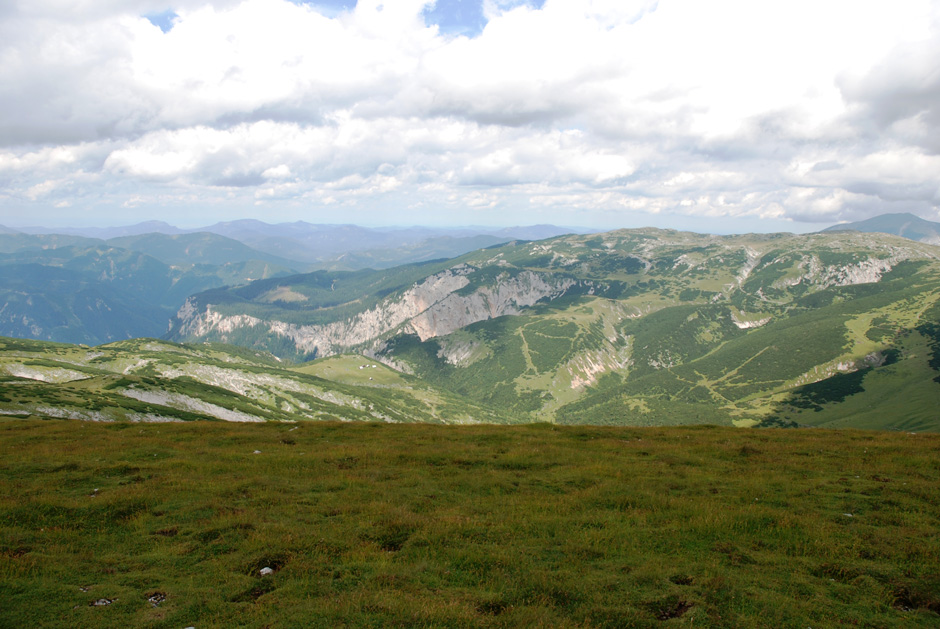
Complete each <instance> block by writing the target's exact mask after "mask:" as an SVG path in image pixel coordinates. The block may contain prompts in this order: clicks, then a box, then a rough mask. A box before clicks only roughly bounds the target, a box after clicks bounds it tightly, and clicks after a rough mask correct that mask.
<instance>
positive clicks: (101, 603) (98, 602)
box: [88, 598, 117, 607]
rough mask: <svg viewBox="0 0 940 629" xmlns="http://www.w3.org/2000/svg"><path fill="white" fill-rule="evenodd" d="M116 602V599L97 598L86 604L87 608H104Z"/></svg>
mask: <svg viewBox="0 0 940 629" xmlns="http://www.w3.org/2000/svg"><path fill="white" fill-rule="evenodd" d="M116 600H117V599H116V598H99V599H96V600H93V601H92V602H90V603H88V606H89V607H104V606H105V605H110V604H111V603H113V602H114V601H116Z"/></svg>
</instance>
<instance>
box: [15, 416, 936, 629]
mask: <svg viewBox="0 0 940 629" xmlns="http://www.w3.org/2000/svg"><path fill="white" fill-rule="evenodd" d="M0 448H2V452H3V457H2V458H0V626H3V627H128V626H135V627H176V628H180V627H189V626H193V627H197V628H200V629H201V628H203V627H297V626H317V627H320V626H323V627H326V626H334V627H342V626H349V627H415V626H417V627H504V626H552V627H659V626H664V627H668V626H690V627H692V626H694V627H752V626H753V627H807V626H810V627H830V626H840V625H856V626H867V627H916V626H922V627H928V626H932V627H936V626H938V624H940V615H938V612H940V535H938V531H940V527H938V525H940V510H938V508H937V489H938V487H940V435H935V434H913V433H907V432H893V433H888V432H864V431H856V430H843V431H830V430H823V429H805V430H778V429H765V430H741V429H734V428H718V427H709V426H697V427H672V428H623V427H581V426H570V427H565V426H551V425H545V424H542V425H525V426H448V427H444V426H434V425H407V424H405V425H393V424H381V423H351V424H350V423H347V424H342V423H331V422H311V423H299V424H292V423H281V422H270V423H264V424H253V425H245V424H236V423H223V422H204V421H193V422H185V423H175V424H142V423H130V422H119V423H107V424H106V423H89V422H76V421H63V420H44V421H43V420H33V419H16V418H10V419H3V420H0ZM265 568H267V569H270V574H262V572H261V571H262V570H263V569H265ZM265 572H266V573H267V572H269V571H268V570H265Z"/></svg>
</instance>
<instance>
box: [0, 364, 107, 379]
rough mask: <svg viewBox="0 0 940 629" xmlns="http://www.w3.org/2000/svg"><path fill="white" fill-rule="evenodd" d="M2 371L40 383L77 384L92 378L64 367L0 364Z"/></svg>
mask: <svg viewBox="0 0 940 629" xmlns="http://www.w3.org/2000/svg"><path fill="white" fill-rule="evenodd" d="M0 371H2V372H4V373H6V374H8V375H11V376H14V377H16V378H28V379H29V380H38V381H40V382H54V383H62V382H75V381H76V380H87V379H88V378H90V377H91V376H89V375H88V374H87V373H82V372H81V371H74V370H72V369H65V368H64V367H39V366H33V365H21V364H0Z"/></svg>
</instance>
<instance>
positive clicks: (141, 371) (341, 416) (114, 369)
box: [0, 338, 514, 423]
mask: <svg viewBox="0 0 940 629" xmlns="http://www.w3.org/2000/svg"><path fill="white" fill-rule="evenodd" d="M327 378H329V379H327ZM0 415H6V416H14V417H41V418H69V419H81V420H87V421H119V420H121V421H123V420H126V421H134V422H172V421H192V420H224V421H232V422H262V421H291V422H293V421H298V420H333V421H337V420H342V421H352V420H360V421H384V422H392V423H397V422H424V423H480V422H485V423H504V422H507V421H512V420H513V419H514V418H513V416H512V415H508V414H499V413H495V412H493V411H491V410H489V409H487V408H484V407H482V406H480V405H479V404H476V403H474V402H471V401H470V400H468V399H465V398H462V397H461V396H459V395H455V394H452V393H448V392H446V391H441V390H438V389H436V388H434V387H432V386H429V385H427V384H426V383H424V382H422V381H420V380H418V379H417V378H414V377H411V376H407V375H402V374H398V373H396V372H395V371H393V370H391V369H389V368H388V367H386V366H385V365H380V364H378V363H376V362H374V361H366V360H365V359H363V357H361V356H358V357H357V356H345V357H343V356H338V357H334V358H331V359H329V360H328V361H324V362H321V363H319V364H317V365H314V366H310V365H308V366H304V367H302V368H299V369H292V368H290V367H289V366H288V365H284V364H282V363H281V362H280V361H279V360H278V359H277V358H276V357H274V356H273V355H271V354H267V353H263V352H257V351H248V350H243V349H240V348H236V347H220V346H213V345H199V346H183V345H177V344H174V343H168V342H166V341H158V340H156V339H135V340H131V341H121V342H118V343H111V344H107V345H101V346H98V347H94V348H89V347H88V346H77V345H69V344H56V343H47V342H42V341H33V340H25V339H10V338H0Z"/></svg>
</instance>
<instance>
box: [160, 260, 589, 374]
mask: <svg viewBox="0 0 940 629" xmlns="http://www.w3.org/2000/svg"><path fill="white" fill-rule="evenodd" d="M476 271H478V269H476V268H475V267H472V266H468V265H459V266H457V267H454V268H451V269H448V270H446V271H443V272H441V273H437V274H435V275H432V276H430V277H428V278H426V279H425V280H424V281H422V282H420V283H416V284H415V285H414V286H412V287H411V288H409V289H407V290H405V291H404V292H402V293H401V294H400V295H398V296H397V297H390V298H388V299H386V300H384V301H382V302H380V303H379V304H378V305H377V306H375V307H374V308H370V309H368V310H365V311H363V312H361V313H359V314H357V315H355V316H353V317H350V318H347V319H344V320H342V321H336V322H333V323H328V324H324V325H297V324H294V323H286V322H284V321H277V320H262V319H259V318H257V317H253V316H250V315H244V314H235V315H224V314H222V313H221V312H219V311H218V310H217V309H215V308H214V307H213V306H212V305H211V304H209V305H207V306H206V307H205V309H204V310H202V311H201V312H200V311H199V310H198V308H197V306H196V303H195V301H194V300H193V299H189V300H187V302H186V303H185V304H184V305H183V307H182V308H180V310H179V313H178V314H177V318H178V320H179V325H178V327H177V336H179V337H180V338H186V339H200V338H208V337H217V338H220V339H221V340H223V341H224V340H226V336H227V335H228V334H231V333H232V332H234V331H235V330H239V329H244V328H256V327H259V326H260V327H261V329H262V331H263V332H264V333H272V334H275V335H277V336H280V337H284V338H288V339H290V341H291V342H292V344H293V345H294V346H295V347H296V348H297V350H298V351H299V352H303V353H307V354H313V353H316V354H317V355H319V356H328V355H330V354H335V353H338V352H342V351H345V350H348V349H349V348H354V347H361V346H363V345H367V344H369V343H372V342H374V341H377V340H379V339H381V338H382V337H383V336H386V335H388V334H389V333H391V332H394V331H400V332H405V333H413V334H416V335H417V336H418V337H419V338H420V339H421V340H422V341H424V340H427V339H429V338H433V337H436V336H442V335H445V334H449V333H451V332H453V331H455V330H458V329H460V328H462V327H464V326H467V325H470V324H471V323H476V322H477V321H484V320H486V319H492V318H494V317H499V316H503V315H511V314H518V313H519V312H520V311H521V310H522V309H523V308H527V307H530V306H532V305H534V304H536V303H537V302H538V301H540V300H542V299H546V298H547V299H554V298H556V297H559V296H561V295H563V294H564V293H565V292H566V291H567V290H568V289H569V288H571V287H572V286H573V285H574V284H576V281H575V280H573V279H570V278H556V277H551V276H543V275H541V274H539V273H536V272H532V271H524V272H521V273H518V274H515V275H512V274H510V273H508V272H504V273H501V274H500V275H497V276H496V278H495V279H493V280H492V281H490V282H489V283H487V284H484V285H481V286H480V287H478V288H477V289H475V290H473V291H471V292H469V293H466V292H464V291H462V290H461V289H465V288H466V287H467V286H468V285H469V284H470V282H471V279H470V276H472V274H473V273H475V272H476Z"/></svg>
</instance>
